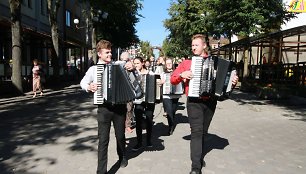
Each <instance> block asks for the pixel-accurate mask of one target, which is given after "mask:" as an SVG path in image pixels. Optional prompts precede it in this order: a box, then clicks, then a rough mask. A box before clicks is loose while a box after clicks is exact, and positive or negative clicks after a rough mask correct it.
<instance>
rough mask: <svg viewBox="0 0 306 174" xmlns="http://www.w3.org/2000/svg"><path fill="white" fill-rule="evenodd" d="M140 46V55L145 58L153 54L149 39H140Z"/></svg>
mask: <svg viewBox="0 0 306 174" xmlns="http://www.w3.org/2000/svg"><path fill="white" fill-rule="evenodd" d="M139 48H140V51H139V55H138V56H141V57H142V58H143V59H144V60H146V59H149V58H150V57H151V56H153V50H152V46H151V44H150V42H149V41H140V43H139Z"/></svg>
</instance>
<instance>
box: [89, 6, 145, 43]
mask: <svg viewBox="0 0 306 174" xmlns="http://www.w3.org/2000/svg"><path fill="white" fill-rule="evenodd" d="M141 1H142V0H116V1H110V0H90V1H89V2H90V5H91V6H92V7H94V10H93V12H94V16H98V15H99V14H98V11H99V10H101V11H102V12H107V13H108V16H107V18H106V19H101V20H100V21H99V22H96V23H95V24H96V27H97V39H98V40H99V39H102V38H103V39H107V40H109V41H111V42H112V43H113V45H114V46H116V47H121V48H126V47H128V46H131V45H133V44H135V43H138V42H139V38H138V36H137V35H136V29H135V25H136V23H137V22H138V21H139V17H140V15H139V14H138V10H140V9H141V8H142V4H141Z"/></svg>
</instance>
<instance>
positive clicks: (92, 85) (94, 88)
mask: <svg viewBox="0 0 306 174" xmlns="http://www.w3.org/2000/svg"><path fill="white" fill-rule="evenodd" d="M97 89H98V85H97V84H96V83H90V84H89V85H88V88H87V90H88V91H91V92H96V91H97Z"/></svg>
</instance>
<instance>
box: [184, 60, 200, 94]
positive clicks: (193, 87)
mask: <svg viewBox="0 0 306 174" xmlns="http://www.w3.org/2000/svg"><path fill="white" fill-rule="evenodd" d="M203 60H204V59H203V57H200V56H194V57H192V60H191V72H192V74H193V77H192V78H191V79H190V82H189V91H188V96H189V97H199V94H200V85H201V75H202V66H203Z"/></svg>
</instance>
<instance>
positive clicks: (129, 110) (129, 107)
mask: <svg viewBox="0 0 306 174" xmlns="http://www.w3.org/2000/svg"><path fill="white" fill-rule="evenodd" d="M120 60H121V61H125V62H128V61H130V53H129V52H127V51H124V52H122V53H121V55H120ZM126 107H127V112H126V120H125V130H126V131H127V132H129V133H132V132H133V129H134V126H133V125H132V122H133V120H134V119H133V117H134V113H133V112H134V111H133V110H134V104H133V101H130V102H128V103H127V104H126Z"/></svg>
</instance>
